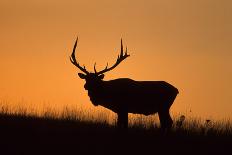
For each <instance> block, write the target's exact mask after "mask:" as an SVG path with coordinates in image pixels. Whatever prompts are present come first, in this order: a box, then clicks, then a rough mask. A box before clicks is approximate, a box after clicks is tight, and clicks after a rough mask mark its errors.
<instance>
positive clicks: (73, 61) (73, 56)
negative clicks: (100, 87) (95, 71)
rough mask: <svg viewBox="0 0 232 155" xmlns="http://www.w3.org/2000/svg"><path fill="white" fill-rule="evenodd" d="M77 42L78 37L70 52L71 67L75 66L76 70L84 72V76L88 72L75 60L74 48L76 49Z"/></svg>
mask: <svg viewBox="0 0 232 155" xmlns="http://www.w3.org/2000/svg"><path fill="white" fill-rule="evenodd" d="M77 41H78V37H77V39H76V42H75V44H74V47H73V52H72V55H71V56H70V61H71V62H72V64H73V65H75V66H76V67H77V68H79V69H80V70H81V71H82V72H84V73H85V74H89V72H88V71H87V70H86V69H85V66H83V67H81V66H80V65H79V63H78V62H77V60H76V57H75V51H76V47H77Z"/></svg>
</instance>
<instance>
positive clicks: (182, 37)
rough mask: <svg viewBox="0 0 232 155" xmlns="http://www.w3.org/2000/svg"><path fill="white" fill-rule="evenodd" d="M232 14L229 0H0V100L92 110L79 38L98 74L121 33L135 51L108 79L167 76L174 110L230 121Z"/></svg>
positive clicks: (88, 64)
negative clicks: (174, 89)
mask: <svg viewBox="0 0 232 155" xmlns="http://www.w3.org/2000/svg"><path fill="white" fill-rule="evenodd" d="M231 17H232V1H230V0H220V1H219V0H133V1H132V0H117V1H113V0H92V1H90V0H60V1H57V0H56V1H55V0H20V1H13V0H0V19H1V24H0V34H1V35H0V71H1V74H0V101H1V102H2V103H3V102H7V103H9V104H12V105H13V104H21V105H23V106H28V105H31V106H38V105H47V106H55V107H58V108H59V107H64V106H76V105H81V106H82V107H84V108H85V109H86V110H88V109H89V108H94V107H93V105H92V104H91V102H90V101H89V98H88V95H87V92H86V91H85V90H84V88H83V85H84V81H83V80H81V79H79V78H78V76H77V73H78V72H79V70H78V69H77V68H75V67H74V66H73V65H72V64H71V63H70V60H69V56H70V54H71V52H72V48H73V45H74V42H75V39H76V37H77V36H78V37H79V42H78V47H77V53H76V55H77V60H78V61H79V62H80V63H81V64H85V66H86V67H87V69H88V70H90V71H93V65H94V63H95V62H97V69H98V70H100V69H103V68H104V67H105V65H106V63H107V62H108V63H109V64H113V63H114V62H115V60H116V58H117V55H118V53H119V52H120V39H121V38H123V43H124V46H127V47H128V53H129V54H130V55H131V56H130V57H129V58H127V59H126V60H125V61H124V62H123V63H121V64H120V65H119V66H118V67H117V68H115V69H114V70H113V71H111V72H108V73H106V75H105V80H111V79H116V78H121V77H128V78H131V79H134V80H138V81H139V80H143V81H146V80H147V81H159V80H163V81H167V82H169V83H171V84H172V85H174V86H175V87H177V88H178V89H179V92H180V93H179V95H178V96H177V98H176V100H175V102H174V104H173V106H172V108H171V112H172V114H174V113H188V114H191V115H195V116H198V117H207V118H225V117H226V118H228V117H229V118H231V117H232V113H231V112H232V91H231V87H232V18H231ZM96 109H100V108H99V107H96ZM105 111H106V112H107V110H105ZM190 111H191V112H190Z"/></svg>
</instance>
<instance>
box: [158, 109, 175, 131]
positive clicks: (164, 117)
mask: <svg viewBox="0 0 232 155" xmlns="http://www.w3.org/2000/svg"><path fill="white" fill-rule="evenodd" d="M158 115H159V119H160V125H161V129H162V130H166V129H167V130H169V129H171V127H172V124H173V121H172V118H171V116H170V114H169V110H166V111H161V112H158Z"/></svg>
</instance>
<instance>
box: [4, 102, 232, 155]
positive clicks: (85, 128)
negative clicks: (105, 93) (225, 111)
mask: <svg viewBox="0 0 232 155" xmlns="http://www.w3.org/2000/svg"><path fill="white" fill-rule="evenodd" d="M108 117H109V116H107V115H106V114H105V113H102V114H99V115H97V116H96V115H95V116H94V115H91V113H85V112H84V111H83V110H77V109H71V108H64V109H63V111H61V112H57V111H55V110H52V109H44V110H43V111H42V112H40V113H38V112H36V110H32V111H30V110H28V109H25V108H18V109H17V108H16V109H11V108H9V106H2V107H1V108H0V154H93V153H95V154H126V153H127V154H148V153H149V154H159V153H162V154H170V153H172V154H225V153H226V152H228V151H229V152H232V151H231V150H230V148H231V146H232V124H231V122H230V120H223V121H213V120H201V119H199V118H191V117H186V116H184V115H177V116H175V117H174V125H173V128H172V130H171V131H170V132H169V133H168V134H163V133H162V132H161V131H160V128H159V123H158V120H157V118H156V117H154V116H152V117H144V116H141V115H139V116H137V117H135V118H134V117H132V116H130V121H129V122H130V124H129V129H128V130H127V131H121V130H118V129H117V128H116V126H115V120H113V121H112V120H111V121H109V118H108ZM154 119H155V120H156V121H155V123H154Z"/></svg>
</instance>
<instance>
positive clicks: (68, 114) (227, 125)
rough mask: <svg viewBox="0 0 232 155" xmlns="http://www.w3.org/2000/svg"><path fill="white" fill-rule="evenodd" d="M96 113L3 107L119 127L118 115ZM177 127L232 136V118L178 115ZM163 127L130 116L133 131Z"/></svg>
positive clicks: (1, 107) (11, 112)
mask: <svg viewBox="0 0 232 155" xmlns="http://www.w3.org/2000/svg"><path fill="white" fill-rule="evenodd" d="M100 111H101V112H98V113H95V112H93V111H86V110H85V109H83V108H77V107H67V106H66V107H64V108H63V109H62V110H60V111H58V110H56V109H55V108H51V107H46V108H44V109H40V110H38V109H35V108H33V107H23V106H15V107H14V106H10V105H8V104H0V116H6V115H8V116H19V117H24V118H29V117H38V118H43V119H49V120H62V121H73V122H87V123H95V124H96V123H100V124H105V125H106V124H107V125H110V126H115V125H116V120H117V116H116V114H112V113H109V112H108V113H107V112H105V111H103V110H100ZM173 118H174V119H173V120H174V124H173V128H172V132H174V133H181V134H184V135H203V136H204V135H224V136H226V135H230V136H232V122H231V120H230V119H223V120H216V121H214V120H208V119H202V118H196V117H191V116H188V117H186V116H185V115H182V114H176V115H174V117H173ZM159 127H160V124H159V119H158V116H157V115H151V116H143V115H134V114H129V128H137V129H143V130H153V129H158V128H159Z"/></svg>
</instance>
